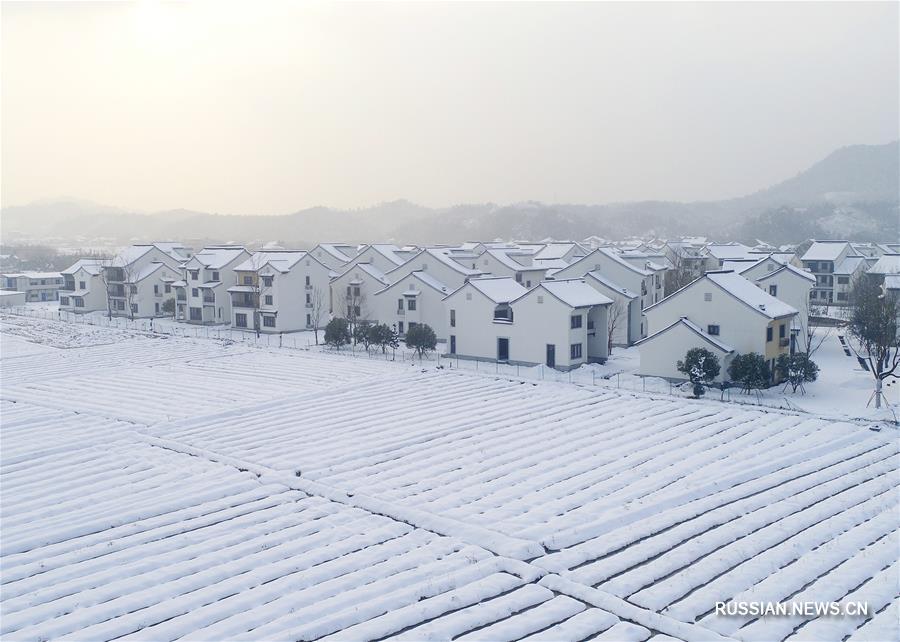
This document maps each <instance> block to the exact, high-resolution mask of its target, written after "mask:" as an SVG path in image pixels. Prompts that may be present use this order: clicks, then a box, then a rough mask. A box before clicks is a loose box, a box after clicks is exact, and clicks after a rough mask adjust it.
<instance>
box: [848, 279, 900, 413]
mask: <svg viewBox="0 0 900 642" xmlns="http://www.w3.org/2000/svg"><path fill="white" fill-rule="evenodd" d="M851 301H852V304H851V305H852V313H851V317H850V323H849V325H848V328H847V329H848V332H847V343H848V345H849V346H850V348H851V349H852V350H853V351H854V352H855V353H856V356H857V357H858V358H859V359H860V360H862V361H863V362H865V363H866V364H867V365H868V369H869V372H871V373H872V376H873V377H874V378H875V390H874V391H873V392H872V396H871V397H870V398H869V403H872V400H873V399H874V400H875V407H876V408H881V402H882V400H883V401H884V402H885V404H887V405H888V406H890V404H889V403H888V400H887V397H886V396H885V394H884V391H883V384H884V380H885V379H888V378H897V370H898V368H900V332H898V327H897V323H898V321H897V320H898V318H900V297H898V296H897V295H896V294H895V293H892V292H888V291H887V290H886V289H885V287H884V284H879V283H878V281H877V279H876V277H875V276H874V275H866V276H864V277H863V278H860V279H858V280H857V281H856V282H855V283H854V284H853V292H852V296H851ZM866 405H868V404H866Z"/></svg>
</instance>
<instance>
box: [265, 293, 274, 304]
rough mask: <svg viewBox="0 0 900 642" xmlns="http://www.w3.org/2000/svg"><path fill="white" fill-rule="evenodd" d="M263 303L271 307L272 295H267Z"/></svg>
mask: <svg viewBox="0 0 900 642" xmlns="http://www.w3.org/2000/svg"><path fill="white" fill-rule="evenodd" d="M265 302H266V305H272V295H271V294H267V295H266V296H265Z"/></svg>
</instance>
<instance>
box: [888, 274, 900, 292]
mask: <svg viewBox="0 0 900 642" xmlns="http://www.w3.org/2000/svg"><path fill="white" fill-rule="evenodd" d="M884 287H885V289H887V290H900V274H885V275H884Z"/></svg>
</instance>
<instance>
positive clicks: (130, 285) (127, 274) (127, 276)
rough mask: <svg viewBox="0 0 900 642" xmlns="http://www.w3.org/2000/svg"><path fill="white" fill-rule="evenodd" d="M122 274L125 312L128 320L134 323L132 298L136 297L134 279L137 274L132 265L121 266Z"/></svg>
mask: <svg viewBox="0 0 900 642" xmlns="http://www.w3.org/2000/svg"><path fill="white" fill-rule="evenodd" d="M122 274H123V275H124V276H123V278H122V281H123V282H124V294H125V312H126V313H127V314H128V318H129V319H131V320H132V321H134V298H135V296H136V295H137V287H138V286H137V283H135V282H134V278H135V276H137V274H136V271H135V270H134V267H133V266H132V265H125V266H123V267H122Z"/></svg>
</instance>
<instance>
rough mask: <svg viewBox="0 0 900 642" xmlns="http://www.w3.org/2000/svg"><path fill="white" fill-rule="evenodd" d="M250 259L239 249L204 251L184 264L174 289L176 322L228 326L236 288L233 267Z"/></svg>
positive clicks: (218, 248)
mask: <svg viewBox="0 0 900 642" xmlns="http://www.w3.org/2000/svg"><path fill="white" fill-rule="evenodd" d="M248 258H250V252H248V251H247V250H246V249H244V248H243V247H240V246H212V247H205V248H203V249H202V250H200V251H199V252H197V253H196V254H194V256H192V257H191V258H190V259H188V260H187V261H185V262H184V266H183V268H182V276H181V279H180V280H178V281H175V282H174V283H172V284H171V285H172V287H173V288H174V289H175V298H176V302H175V318H176V319H177V320H179V321H187V322H188V323H203V324H210V323H218V324H222V323H231V318H232V317H231V295H230V294H229V293H228V288H229V287H231V286H233V285H236V284H237V276H236V274H235V271H234V268H235V266H237V265H239V264H241V263H243V262H244V261H246V260H247V259H248Z"/></svg>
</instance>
